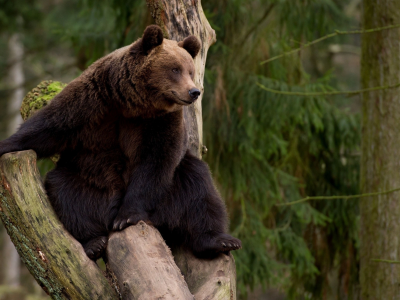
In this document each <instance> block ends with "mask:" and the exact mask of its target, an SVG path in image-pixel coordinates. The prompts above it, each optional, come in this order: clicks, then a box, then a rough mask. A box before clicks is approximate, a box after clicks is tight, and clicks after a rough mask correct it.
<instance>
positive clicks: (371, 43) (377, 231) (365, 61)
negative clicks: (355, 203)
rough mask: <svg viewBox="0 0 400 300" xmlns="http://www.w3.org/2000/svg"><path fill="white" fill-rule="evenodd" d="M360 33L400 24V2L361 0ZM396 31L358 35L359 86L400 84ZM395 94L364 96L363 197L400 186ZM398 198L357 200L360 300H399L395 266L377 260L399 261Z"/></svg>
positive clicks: (398, 97)
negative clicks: (361, 28) (359, 216)
mask: <svg viewBox="0 0 400 300" xmlns="http://www.w3.org/2000/svg"><path fill="white" fill-rule="evenodd" d="M363 5H364V16H363V23H364V29H370V28H378V27H382V26H388V25H394V24H397V23H398V20H400V2H399V1H390V0H380V1H378V0H364V1H363ZM399 40H400V30H399V29H398V28H396V29H391V30H384V31H380V32H376V33H370V34H364V35H363V37H362V67H361V72H362V73H361V76H362V79H361V80H362V86H363V88H367V87H373V86H385V85H393V84H397V83H398V82H400V56H399V53H400V44H399ZM399 128H400V94H399V90H398V89H387V90H380V91H373V92H369V93H364V95H363V132H362V139H363V144H362V161H361V190H362V192H363V193H369V192H378V191H386V190H390V189H394V188H397V187H399V186H400V172H399V169H400V160H399V156H400V135H399V133H398V131H399ZM399 197H400V194H399V193H398V192H397V193H389V194H384V195H380V196H375V197H369V198H363V199H361V200H360V213H361V244H360V283H361V299H363V300H368V299H371V300H372V299H398V298H399V295H400V265H399V264H391V263H385V262H379V261H376V259H383V260H396V261H399V260H400V239H399V238H398V234H399V232H400V202H399V200H400V198H399Z"/></svg>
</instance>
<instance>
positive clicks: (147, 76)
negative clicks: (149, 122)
mask: <svg viewBox="0 0 400 300" xmlns="http://www.w3.org/2000/svg"><path fill="white" fill-rule="evenodd" d="M200 48H201V44H200V41H199V40H198V39H197V38H196V37H195V36H189V37H187V38H185V39H184V40H183V41H181V42H179V43H178V42H176V41H173V40H168V39H164V38H163V34H162V30H161V28H160V27H159V26H156V25H151V26H148V27H147V28H146V30H145V31H144V34H143V37H142V38H141V39H139V40H138V41H136V42H135V43H133V45H131V46H130V48H129V56H130V57H129V59H128V64H127V67H128V68H129V69H130V70H129V74H130V78H129V80H130V81H131V82H130V84H131V86H132V89H134V91H131V92H134V94H136V96H137V97H136V98H139V102H141V104H143V106H144V107H146V109H147V110H152V111H153V112H156V113H155V114H156V115H157V114H160V113H167V112H173V111H176V110H179V109H181V108H182V106H185V105H190V104H192V103H193V102H194V101H196V99H197V98H198V96H199V95H200V90H199V89H198V88H197V87H196V86H195V84H194V82H193V80H194V75H195V67H194V61H193V59H194V58H195V57H196V55H197V54H198V52H199V50H200ZM136 104H137V103H136ZM136 107H137V105H136Z"/></svg>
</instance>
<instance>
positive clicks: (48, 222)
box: [0, 150, 118, 299]
mask: <svg viewBox="0 0 400 300" xmlns="http://www.w3.org/2000/svg"><path fill="white" fill-rule="evenodd" d="M0 217H1V219H2V221H3V223H4V225H5V227H6V230H7V232H8V234H9V235H10V237H11V240H12V241H13V243H14V245H15V246H16V248H17V250H18V253H19V255H20V257H21V259H22V260H23V262H24V263H25V265H26V266H27V268H28V269H29V271H30V272H31V274H32V275H33V276H34V277H35V279H36V281H37V282H38V283H39V284H40V286H41V287H42V288H43V289H44V290H45V291H46V292H47V293H48V294H49V295H50V296H51V297H52V298H53V299H118V296H117V294H116V292H115V291H114V289H113V288H112V287H111V285H110V284H109V282H108V281H107V279H106V278H105V277H104V275H103V274H102V271H101V270H100V269H99V268H98V266H97V265H96V264H95V263H94V262H93V261H91V260H90V259H89V258H88V257H87V256H86V254H85V252H84V251H83V248H82V246H81V244H80V243H79V242H78V241H76V240H75V239H74V238H73V237H72V236H71V235H70V234H69V233H68V232H67V231H66V230H65V229H64V228H63V225H62V224H61V223H60V221H59V220H58V218H57V217H56V215H55V213H54V211H53V209H52V207H51V205H50V203H49V201H48V199H47V196H46V192H45V190H44V189H43V185H42V182H41V178H40V175H39V172H38V170H37V167H36V154H35V152H34V151H32V150H29V151H22V152H15V153H9V154H5V155H3V156H2V157H1V158H0Z"/></svg>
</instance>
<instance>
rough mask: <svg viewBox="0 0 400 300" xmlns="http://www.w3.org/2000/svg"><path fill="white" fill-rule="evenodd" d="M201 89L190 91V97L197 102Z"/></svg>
mask: <svg viewBox="0 0 400 300" xmlns="http://www.w3.org/2000/svg"><path fill="white" fill-rule="evenodd" d="M200 94H201V93H200V91H199V89H196V88H193V89H190V90H189V95H190V97H191V98H192V99H193V100H196V99H197V98H198V97H199V96H200Z"/></svg>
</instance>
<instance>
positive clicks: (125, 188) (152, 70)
mask: <svg viewBox="0 0 400 300" xmlns="http://www.w3.org/2000/svg"><path fill="white" fill-rule="evenodd" d="M199 50H200V42H199V41H198V39H197V38H196V37H194V36H189V37H187V38H186V39H185V40H184V41H182V42H180V43H177V42H175V41H171V40H167V39H163V35H162V31H161V28H160V27H158V26H155V25H152V26H149V27H147V28H146V30H145V32H144V34H143V37H142V38H141V39H139V40H137V41H136V42H134V43H133V44H132V45H130V46H126V47H123V48H121V49H118V50H116V51H114V52H112V53H111V54H109V55H107V56H105V57H103V58H101V59H99V60H98V61H96V62H95V63H93V64H92V65H91V66H90V67H89V68H88V69H87V70H86V71H84V72H83V73H82V75H81V76H79V77H78V78H76V79H75V80H73V81H72V82H71V83H70V84H68V85H67V86H66V87H65V88H64V89H63V91H62V92H61V93H59V94H58V95H57V96H56V97H55V98H54V99H53V100H52V102H51V103H50V104H49V105H48V106H46V107H44V108H43V109H42V110H40V111H38V112H37V113H36V114H34V115H33V116H32V117H31V118H29V119H28V120H27V121H26V122H25V123H24V124H22V126H21V128H20V129H19V130H18V132H17V133H15V134H14V135H12V136H11V137H9V138H8V139H6V140H4V141H2V142H0V156H1V155H3V154H4V153H8V152H12V151H22V150H27V149H33V150H34V151H36V153H37V155H38V157H39V158H43V157H49V156H52V155H54V154H56V153H59V154H60V159H59V161H58V162H57V166H56V168H55V169H54V170H53V171H51V172H49V173H48V175H47V177H46V181H45V187H46V191H47V194H48V197H49V199H50V201H51V203H52V205H53V207H54V210H55V212H56V214H57V215H58V217H59V219H60V220H61V222H62V223H63V224H64V226H65V227H66V229H67V230H68V231H69V232H70V233H71V234H72V235H73V236H74V237H75V238H76V239H77V240H78V241H79V242H81V243H82V245H83V247H84V249H85V252H86V254H87V255H88V256H89V257H90V258H92V259H97V258H98V257H100V256H101V255H102V254H103V251H104V249H105V247H106V244H107V237H108V234H109V232H110V231H113V230H122V229H124V228H125V227H127V226H130V225H134V224H136V223H137V222H138V221H140V220H144V221H146V222H151V223H152V224H153V225H154V226H155V227H156V228H158V229H159V230H160V232H161V234H162V235H163V237H164V238H165V239H166V241H167V243H169V244H177V243H178V244H183V245H186V246H187V247H189V248H190V249H192V250H193V253H194V254H195V255H197V256H213V255H215V254H217V253H220V252H228V251H230V250H235V249H239V248H240V247H241V242H240V240H238V239H236V238H233V237H232V236H230V235H228V234H227V233H226V231H227V214H226V209H225V205H224V203H223V201H222V199H221V197H220V195H219V194H218V192H217V190H216V189H215V187H214V184H213V181H212V178H211V174H210V171H209V169H208V167H207V165H206V164H205V163H204V162H203V161H201V160H199V159H198V158H196V157H195V156H194V155H193V154H192V153H190V151H189V150H188V142H187V138H186V132H185V125H184V119H183V106H185V105H190V104H192V103H193V102H194V101H195V100H196V99H197V98H198V96H199V95H200V91H199V90H198V89H197V88H196V86H195V85H194V83H193V76H194V71H195V70H194V63H193V58H194V57H195V56H196V55H197V53H198V52H199Z"/></svg>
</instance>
